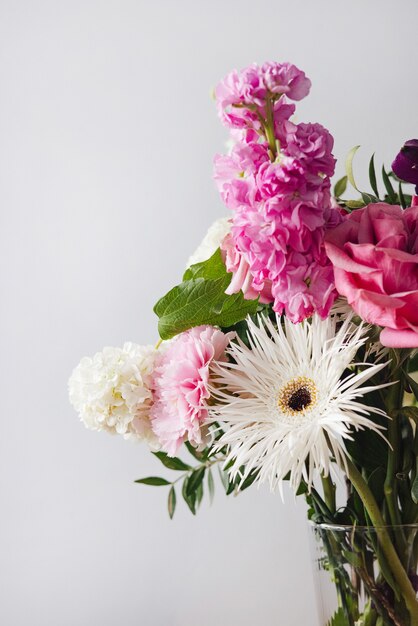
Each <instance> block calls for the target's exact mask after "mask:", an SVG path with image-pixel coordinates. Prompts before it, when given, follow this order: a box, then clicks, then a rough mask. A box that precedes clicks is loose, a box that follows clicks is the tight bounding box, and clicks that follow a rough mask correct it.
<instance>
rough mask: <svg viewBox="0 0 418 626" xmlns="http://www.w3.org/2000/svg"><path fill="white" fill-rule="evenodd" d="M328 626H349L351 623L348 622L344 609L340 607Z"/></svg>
mask: <svg viewBox="0 0 418 626" xmlns="http://www.w3.org/2000/svg"><path fill="white" fill-rule="evenodd" d="M327 626H349V622H348V621H347V618H346V616H345V613H344V609H343V608H342V607H340V608H339V609H338V611H337V612H336V613H335V615H334V616H333V617H332V618H331V619H330V621H329V622H328V624H327Z"/></svg>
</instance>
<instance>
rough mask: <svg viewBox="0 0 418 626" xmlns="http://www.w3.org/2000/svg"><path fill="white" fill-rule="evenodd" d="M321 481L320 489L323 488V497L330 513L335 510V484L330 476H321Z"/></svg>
mask: <svg viewBox="0 0 418 626" xmlns="http://www.w3.org/2000/svg"><path fill="white" fill-rule="evenodd" d="M321 481H322V489H323V490H324V498H325V502H326V504H327V507H328V508H329V510H330V511H331V513H335V510H336V502H335V485H334V483H333V482H332V479H331V476H330V475H329V474H328V476H321Z"/></svg>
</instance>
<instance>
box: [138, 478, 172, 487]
mask: <svg viewBox="0 0 418 626" xmlns="http://www.w3.org/2000/svg"><path fill="white" fill-rule="evenodd" d="M135 482H136V483H138V484H141V485H151V486H152V487H162V486H164V485H171V483H170V482H169V481H168V480H166V479H165V478H159V477H158V476H148V477H147V478H139V479H138V480H135Z"/></svg>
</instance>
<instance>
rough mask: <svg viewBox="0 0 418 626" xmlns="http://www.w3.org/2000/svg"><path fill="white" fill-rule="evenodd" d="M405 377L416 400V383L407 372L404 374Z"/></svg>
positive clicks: (417, 386)
mask: <svg viewBox="0 0 418 626" xmlns="http://www.w3.org/2000/svg"><path fill="white" fill-rule="evenodd" d="M405 378H406V380H407V381H408V385H409V386H410V387H411V389H412V393H413V394H414V396H415V398H416V400H418V383H417V382H416V381H415V380H414V379H413V378H412V376H410V375H409V374H405Z"/></svg>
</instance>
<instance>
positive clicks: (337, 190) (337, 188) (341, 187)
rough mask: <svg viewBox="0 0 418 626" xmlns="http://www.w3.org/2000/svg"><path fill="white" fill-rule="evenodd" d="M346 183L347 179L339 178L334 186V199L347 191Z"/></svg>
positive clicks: (345, 177)
mask: <svg viewBox="0 0 418 626" xmlns="http://www.w3.org/2000/svg"><path fill="white" fill-rule="evenodd" d="M347 181H348V178H347V176H343V177H342V178H340V180H337V182H336V183H335V185H334V197H335V198H337V199H338V198H341V196H342V195H343V194H344V193H345V190H346V189H347Z"/></svg>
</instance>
